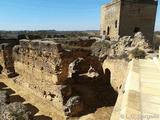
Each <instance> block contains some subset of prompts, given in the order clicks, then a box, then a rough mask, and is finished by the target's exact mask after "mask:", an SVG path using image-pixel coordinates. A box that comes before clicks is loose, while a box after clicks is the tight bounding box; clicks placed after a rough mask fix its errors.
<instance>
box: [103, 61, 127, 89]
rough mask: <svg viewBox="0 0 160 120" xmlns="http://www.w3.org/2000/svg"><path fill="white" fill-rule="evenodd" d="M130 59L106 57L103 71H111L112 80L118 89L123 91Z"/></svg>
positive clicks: (114, 86)
mask: <svg viewBox="0 0 160 120" xmlns="http://www.w3.org/2000/svg"><path fill="white" fill-rule="evenodd" d="M128 63H129V62H128V61H126V60H123V59H122V60H120V59H106V60H105V61H104V62H103V71H104V72H105V73H106V72H108V73H110V78H109V79H110V82H111V85H112V87H113V88H114V89H115V90H116V91H119V92H120V91H122V90H123V88H124V85H125V82H126V78H127V75H128Z"/></svg>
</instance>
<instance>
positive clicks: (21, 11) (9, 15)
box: [0, 0, 160, 30]
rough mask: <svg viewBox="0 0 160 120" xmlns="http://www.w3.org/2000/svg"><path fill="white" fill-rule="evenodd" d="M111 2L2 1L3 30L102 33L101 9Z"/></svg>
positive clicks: (159, 27)
mask: <svg viewBox="0 0 160 120" xmlns="http://www.w3.org/2000/svg"><path fill="white" fill-rule="evenodd" d="M110 1H111V0H0V30H53V29H55V30H99V29H100V13H101V6H102V5H103V4H105V3H108V2H110ZM159 3H160V2H159ZM155 30H160V4H159V7H158V12H157V19H156V27H155Z"/></svg>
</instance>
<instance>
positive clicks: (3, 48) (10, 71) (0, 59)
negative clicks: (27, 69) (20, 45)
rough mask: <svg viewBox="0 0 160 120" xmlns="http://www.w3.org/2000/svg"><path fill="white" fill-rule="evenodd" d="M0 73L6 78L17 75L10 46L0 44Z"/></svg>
mask: <svg viewBox="0 0 160 120" xmlns="http://www.w3.org/2000/svg"><path fill="white" fill-rule="evenodd" d="M0 73H3V74H4V75H6V76H7V77H14V76H16V75H17V74H16V73H15V70H14V60H13V58H12V46H11V45H10V44H9V43H3V44H0Z"/></svg>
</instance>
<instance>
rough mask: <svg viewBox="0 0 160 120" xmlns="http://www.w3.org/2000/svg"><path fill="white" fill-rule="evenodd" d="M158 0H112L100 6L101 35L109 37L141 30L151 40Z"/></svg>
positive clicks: (126, 34) (132, 33)
mask: <svg viewBox="0 0 160 120" xmlns="http://www.w3.org/2000/svg"><path fill="white" fill-rule="evenodd" d="M157 3H158V1H155V0H113V1H112V2H110V3H108V4H105V5H103V6H102V10H101V35H102V36H105V37H109V38H110V39H114V38H117V37H118V36H121V37H122V36H132V35H134V34H135V33H136V32H139V31H141V32H142V33H143V34H144V36H145V37H146V39H147V40H149V41H150V42H152V39H153V32H154V26H155V17H156V10H157Z"/></svg>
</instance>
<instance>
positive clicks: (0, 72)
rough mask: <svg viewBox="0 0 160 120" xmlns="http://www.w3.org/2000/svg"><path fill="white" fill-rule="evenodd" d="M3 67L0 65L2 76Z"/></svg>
mask: <svg viewBox="0 0 160 120" xmlns="http://www.w3.org/2000/svg"><path fill="white" fill-rule="evenodd" d="M2 70H3V67H2V66H1V65H0V74H2Z"/></svg>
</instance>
